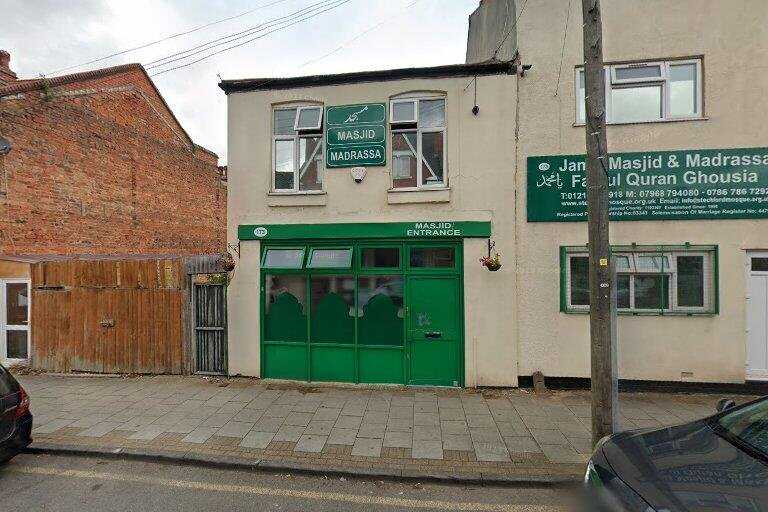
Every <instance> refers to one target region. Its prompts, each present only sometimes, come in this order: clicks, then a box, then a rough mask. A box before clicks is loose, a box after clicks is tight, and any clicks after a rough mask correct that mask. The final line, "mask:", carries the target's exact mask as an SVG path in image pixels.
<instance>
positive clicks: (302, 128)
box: [272, 105, 323, 192]
mask: <svg viewBox="0 0 768 512" xmlns="http://www.w3.org/2000/svg"><path fill="white" fill-rule="evenodd" d="M272 133H273V136H272V190H274V191H275V192H308V191H313V190H322V189H323V107H322V106H319V105H304V106H298V107H285V108H276V109H275V110H274V114H273V132H272Z"/></svg>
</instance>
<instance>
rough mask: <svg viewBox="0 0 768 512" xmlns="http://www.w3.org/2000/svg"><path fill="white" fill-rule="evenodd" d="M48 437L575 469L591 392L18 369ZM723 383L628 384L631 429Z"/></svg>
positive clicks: (134, 449) (337, 465) (247, 454)
mask: <svg viewBox="0 0 768 512" xmlns="http://www.w3.org/2000/svg"><path fill="white" fill-rule="evenodd" d="M19 380H20V381H21V382H22V384H23V385H24V387H25V388H26V389H27V391H28V392H29V393H30V395H31V399H32V412H33V413H34V414H35V429H34V438H35V444H36V445H37V446H47V447H56V446H60V447H69V448H71V449H72V448H77V447H82V448H83V449H87V450H103V451H105V452H112V453H118V452H121V451H124V452H125V453H134V454H135V453H147V454H153V453H155V454H163V455H164V456H166V457H171V458H173V457H175V456H178V457H180V458H197V459H205V458H206V457H209V458H211V459H212V460H213V459H215V458H216V457H219V458H221V457H227V458H228V460H239V461H249V462H252V463H253V464H256V465H263V466H268V467H281V466H282V467H286V468H304V469H314V470H329V471H330V470H333V471H349V472H354V473H367V474H381V475H392V476H422V475H423V476H441V475H442V476H446V477H451V478H473V479H474V478H478V479H500V480H503V479H525V478H523V477H526V476H528V477H531V478H543V479H546V478H547V477H558V476H560V477H563V476H565V477H569V478H574V477H576V476H578V475H580V474H581V472H582V471H583V463H584V461H585V460H586V459H587V456H588V454H589V453H590V451H591V447H590V426H589V425H590V420H589V416H590V409H589V395H588V393H587V392H584V391H568V392H566V391H563V392H553V393H547V394H543V395H535V394H532V393H528V392H526V391H524V390H503V391H500V390H485V391H482V392H477V391H473V390H432V389H430V390H421V389H409V388H378V389H361V388H350V387H314V386H310V385H306V386H303V385H291V384H283V383H268V382H264V381H258V380H251V379H232V380H230V381H228V385H225V386H222V385H220V383H217V382H215V381H213V382H212V381H209V380H206V379H203V378H201V377H170V376H162V377H137V378H114V377H111V378H110V377H78V376H71V377H61V376H50V375H29V376H20V377H19ZM718 398H719V396H715V395H684V394H660V393H631V394H622V395H621V428H622V429H629V428H643V427H661V426H665V425H673V424H677V423H683V422H686V421H689V420H692V419H694V418H699V417H702V416H705V415H709V414H711V413H712V412H713V407H714V404H715V402H716V401H717V399H718Z"/></svg>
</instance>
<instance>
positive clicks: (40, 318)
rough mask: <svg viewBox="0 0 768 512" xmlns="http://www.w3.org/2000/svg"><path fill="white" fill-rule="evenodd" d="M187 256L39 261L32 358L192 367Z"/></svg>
mask: <svg viewBox="0 0 768 512" xmlns="http://www.w3.org/2000/svg"><path fill="white" fill-rule="evenodd" d="M183 267H184V262H183V261H182V260H180V259H148V260H90V261H89V260H69V261H57V262H42V263H37V264H35V265H33V267H32V305H33V306H32V329H31V331H32V364H33V366H34V367H35V368H41V369H45V370H50V371H60V372H66V371H85V372H97V373H153V374H162V373H173V374H179V373H184V371H185V367H186V366H187V365H186V364H185V361H186V360H187V358H186V357H185V342H184V340H185V338H186V337H185V335H184V332H185V329H184V326H185V325H186V323H185V322H186V320H187V319H188V318H189V314H188V309H187V308H185V307H184V305H185V303H186V300H187V297H188V291H187V290H188V287H187V284H186V283H187V277H186V274H185V273H184V271H183Z"/></svg>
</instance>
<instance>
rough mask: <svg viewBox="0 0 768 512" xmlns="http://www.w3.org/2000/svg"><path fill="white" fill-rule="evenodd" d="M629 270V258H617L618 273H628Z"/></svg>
mask: <svg viewBox="0 0 768 512" xmlns="http://www.w3.org/2000/svg"><path fill="white" fill-rule="evenodd" d="M629 270H630V265H629V256H616V272H627V271H629Z"/></svg>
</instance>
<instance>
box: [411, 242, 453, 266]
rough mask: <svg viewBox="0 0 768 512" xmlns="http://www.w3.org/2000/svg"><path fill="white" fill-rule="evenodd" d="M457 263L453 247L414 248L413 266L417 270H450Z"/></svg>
mask: <svg viewBox="0 0 768 512" xmlns="http://www.w3.org/2000/svg"><path fill="white" fill-rule="evenodd" d="M455 263H456V260H455V255H454V251H453V247H413V248H412V249H411V266H412V267H417V268H450V267H453V266H454V265H455Z"/></svg>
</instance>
